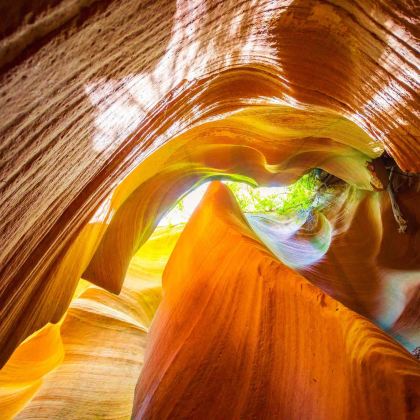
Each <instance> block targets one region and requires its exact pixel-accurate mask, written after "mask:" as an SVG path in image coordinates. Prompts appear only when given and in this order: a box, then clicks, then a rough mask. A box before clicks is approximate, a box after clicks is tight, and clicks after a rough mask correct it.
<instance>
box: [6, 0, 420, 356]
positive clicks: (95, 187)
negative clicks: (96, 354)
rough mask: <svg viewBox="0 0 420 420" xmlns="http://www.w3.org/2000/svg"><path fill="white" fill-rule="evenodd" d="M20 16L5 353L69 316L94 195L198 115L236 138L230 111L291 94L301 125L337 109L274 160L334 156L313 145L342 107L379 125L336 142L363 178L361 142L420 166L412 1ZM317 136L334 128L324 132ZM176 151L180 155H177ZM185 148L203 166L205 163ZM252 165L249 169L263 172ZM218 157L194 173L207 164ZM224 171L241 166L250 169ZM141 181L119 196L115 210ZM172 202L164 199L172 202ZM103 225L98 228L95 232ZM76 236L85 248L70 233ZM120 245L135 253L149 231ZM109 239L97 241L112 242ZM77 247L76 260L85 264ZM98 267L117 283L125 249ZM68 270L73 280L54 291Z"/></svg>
mask: <svg viewBox="0 0 420 420" xmlns="http://www.w3.org/2000/svg"><path fill="white" fill-rule="evenodd" d="M22 4H23V3H22ZM47 6H48V7H47ZM25 11H26V8H25V7H23V8H22V9H21V13H24V12H25ZM17 16H18V17H20V19H19V18H15V19H12V20H11V21H10V24H9V25H8V26H9V27H8V28H7V30H6V32H5V33H4V34H5V36H4V38H3V39H2V41H1V46H0V48H1V51H2V57H3V58H2V61H1V62H2V64H3V67H2V69H3V72H2V77H1V81H0V97H1V98H2V99H1V100H2V101H3V104H4V106H3V107H2V109H3V110H4V113H3V115H2V120H1V127H0V132H1V136H2V141H1V156H2V163H1V165H2V166H1V174H2V175H1V181H2V182H1V184H2V185H1V191H0V193H1V202H2V203H3V204H2V207H1V209H0V221H1V222H0V237H1V238H2V243H3V247H2V249H1V254H0V260H1V261H2V266H1V273H0V274H1V278H2V287H1V290H0V300H1V302H2V309H1V313H0V320H1V328H0V340H1V342H2V343H5V344H4V345H3V346H2V352H1V355H2V357H1V360H2V361H3V363H4V362H5V361H6V360H7V358H8V357H9V356H10V354H11V353H12V351H13V349H14V348H15V347H16V345H17V344H18V343H19V342H21V341H22V340H23V339H24V338H25V337H26V336H28V335H29V334H31V333H32V332H34V331H35V330H36V329H39V328H41V327H42V326H43V325H45V324H46V323H47V322H49V321H53V322H56V321H57V320H58V319H60V318H61V316H62V315H63V313H64V311H65V309H66V307H67V306H68V304H69V301H70V298H71V295H72V291H73V290H74V287H75V285H76V284H77V281H78V278H79V277H80V275H81V274H82V273H83V271H84V270H85V268H86V265H87V263H88V262H89V260H90V259H91V257H92V253H95V251H96V248H97V246H98V244H97V241H100V239H101V238H102V236H103V235H104V230H105V228H106V227H105V226H99V227H93V226H89V225H87V221H88V220H89V219H90V218H91V216H92V215H93V213H94V211H95V209H96V208H98V206H99V204H100V203H101V202H102V201H104V200H105V198H106V196H107V195H109V194H110V192H111V190H113V189H115V187H116V185H118V183H119V182H120V181H121V180H122V179H124V178H125V177H126V176H127V175H128V174H129V173H130V172H132V170H133V168H134V167H135V166H137V165H139V164H141V165H143V169H142V173H143V177H144V178H143V179H144V181H147V180H149V179H152V178H153V175H154V170H151V169H148V165H147V163H146V160H145V158H146V157H147V156H153V155H152V152H154V151H156V149H157V148H158V147H160V146H162V145H163V144H167V145H168V148H169V150H170V149H171V147H174V148H175V149H176V148H177V146H178V143H181V141H179V140H176V138H178V137H179V136H176V135H180V133H182V132H185V133H186V134H185V136H186V137H187V138H188V136H191V137H190V138H189V139H190V140H193V133H190V134H188V133H189V132H191V130H192V129H193V128H194V129H195V130H198V131H200V129H201V130H202V132H201V137H206V138H208V139H211V138H212V128H211V127H212V124H211V123H210V126H209V125H208V124H207V125H206V121H209V120H210V121H214V123H213V125H218V124H219V126H220V127H222V130H224V133H225V136H224V137H225V138H226V136H228V137H232V136H233V137H235V132H237V131H238V128H242V127H243V126H242V124H243V123H244V120H241V121H236V122H235V121H233V122H232V123H228V126H224V123H223V122H224V120H225V119H226V117H227V116H229V115H230V114H231V113H232V112H237V111H239V110H241V109H244V108H245V109H247V108H249V109H250V110H251V111H250V112H253V113H255V118H265V116H266V115H267V110H266V107H267V106H269V107H278V108H279V111H280V112H281V110H282V109H283V108H284V106H286V107H289V109H290V110H291V114H290V118H293V119H295V121H296V122H297V123H298V124H299V123H300V122H303V120H305V117H301V119H300V121H299V118H300V117H299V115H301V114H302V112H305V111H306V110H307V112H309V113H311V114H312V115H314V118H317V115H320V116H321V119H322V118H324V120H325V118H327V120H328V119H329V122H327V121H324V123H321V125H318V129H317V135H316V134H315V133H314V132H312V133H311V130H309V131H308V130H306V131H305V130H304V132H295V133H294V134H292V135H291V137H292V138H294V140H296V142H295V143H296V144H295V145H296V147H298V150H299V156H300V157H299V159H298V160H297V161H294V157H293V156H292V155H293V152H290V151H289V153H292V154H291V155H288V157H287V158H286V160H284V159H285V158H284V157H281V156H278V158H277V159H279V160H275V161H274V162H272V161H270V162H269V163H270V165H275V166H277V165H280V166H278V168H279V170H280V169H284V166H285V165H286V167H287V168H289V169H288V170H289V171H290V172H289V174H290V177H291V178H293V179H296V178H297V177H298V175H299V174H300V173H302V172H304V171H305V170H307V169H308V167H309V166H311V165H314V164H320V160H321V161H323V162H324V163H327V162H328V160H329V159H328V158H327V156H325V157H322V153H321V155H317V156H318V157H319V158H315V161H314V158H313V157H312V158H310V159H309V160H308V158H307V159H304V160H303V162H302V161H301V158H302V154H304V153H305V151H306V152H307V153H310V154H311V155H312V154H313V147H314V145H315V144H316V145H318V146H319V147H321V148H322V147H327V148H328V145H329V141H330V140H334V139H335V138H336V136H337V135H338V136H339V133H340V132H343V131H344V130H343V131H341V130H340V129H339V128H338V129H337V132H336V131H335V129H334V126H335V125H336V122H334V121H342V118H343V117H345V118H347V119H349V120H352V121H354V122H355V123H356V124H357V125H359V126H360V127H361V128H362V129H363V130H365V131H366V132H367V133H369V136H370V138H366V139H360V140H357V139H356V138H355V140H354V143H353V140H351V138H350V141H347V143H346V142H344V143H345V144H347V145H349V146H350V147H351V150H348V152H346V151H345V150H335V147H333V148H332V152H331V157H332V158H333V157H334V156H336V158H335V159H336V160H337V159H338V155H336V152H338V153H339V155H340V157H341V159H345V161H342V162H341V164H339V163H337V165H339V166H340V168H341V169H343V168H345V167H346V165H347V164H348V162H349V161H351V159H350V160H346V158H344V156H346V157H347V156H354V157H355V158H356V160H355V161H354V162H355V163H354V164H353V165H355V164H356V162H357V161H359V162H360V164H361V167H360V166H359V169H358V170H350V169H348V170H347V172H351V173H353V174H359V173H360V175H358V176H359V179H357V180H354V182H356V183H357V184H359V185H360V182H362V184H363V183H364V184H365V185H366V182H367V180H366V175H363V174H364V172H365V169H364V168H363V166H364V164H365V163H363V155H359V157H358V158H357V151H359V152H363V153H364V154H366V157H365V162H366V160H367V159H368V157H371V156H376V155H378V154H380V153H381V151H382V150H383V148H385V149H386V150H388V151H389V152H390V153H391V154H392V156H393V157H394V158H395V159H396V160H397V161H398V162H399V164H400V166H401V167H402V168H403V169H407V170H418V162H419V159H418V157H419V150H418V142H417V141H416V140H415V139H416V136H417V135H418V126H417V120H416V118H415V108H414V105H415V103H416V99H417V95H416V92H417V87H418V86H417V81H416V77H415V74H416V68H417V67H416V65H417V63H418V57H417V55H416V42H415V27H416V25H415V18H414V17H415V16H416V13H415V10H414V9H413V8H411V6H409V5H408V4H405V3H401V4H399V5H398V7H395V5H393V4H392V3H390V2H386V1H385V2H383V3H381V4H377V3H375V2H372V1H369V2H365V1H364V2H356V3H354V2H347V1H345V2H339V3H324V2H319V1H309V2H305V3H302V2H300V1H297V0H296V1H289V0H288V1H284V2H279V3H278V4H276V5H275V6H273V5H272V4H271V2H269V1H257V2H255V3H254V2H252V3H251V2H242V3H239V4H238V3H237V2H234V1H227V2H226V1H224V2H214V3H209V2H206V1H199V2H197V3H194V2H177V3H175V2H164V1H158V2H153V3H150V2H149V3H146V2H145V3H142V2H140V3H139V2H137V1H133V0H131V1H130V0H124V1H118V2H117V1H107V2H92V1H80V2H76V1H74V2H73V1H70V0H65V1H61V2H58V1H57V2H52V3H49V2H45V3H44V6H40V7H39V8H38V9H37V10H35V11H34V13H33V15H32V17H31V18H30V19H29V21H28V20H27V21H25V20H24V19H23V16H19V13H18V12H17ZM57 16H60V19H56V17H57ZM12 51H13V54H12ZM11 54H12V55H11ZM63 64H65V65H63ZM46 75H48V76H47V77H46ZM260 107H262V108H260ZM246 112H247V111H246V110H245V113H246ZM258 114H260V116H258ZM322 116H325V117H322ZM335 118H337V119H338V120H334V119H335ZM218 122H219V123H218ZM284 123H285V122H284V121H283V122H281V121H274V122H272V123H271V124H270V125H268V126H266V127H263V126H262V125H260V122H258V121H254V120H253V118H250V119H249V123H248V124H247V125H245V126H244V127H243V128H244V135H243V136H242V139H239V138H238V137H237V141H240V142H243V140H244V139H243V137H244V136H250V140H252V138H253V137H254V136H255V134H254V131H255V130H257V131H260V130H261V129H262V130H263V131H264V132H265V135H267V134H268V133H266V131H267V130H270V132H271V135H268V138H270V137H273V138H275V139H277V132H276V130H277V129H280V130H284V128H283V129H282V128H281V127H284V125H283V124H284ZM238 124H239V126H238ZM343 124H344V122H343ZM348 124H351V123H348ZM339 125H340V124H339ZM235 127H236V129H235ZM270 127H273V128H270ZM250 128H251V131H250V132H248V130H249V129H250ZM273 129H274V132H273ZM331 130H332V132H331ZM314 134H315V137H319V135H320V134H322V135H321V138H319V140H318V141H317V140H316V139H313V137H314ZM308 136H309V139H310V141H308V149H306V144H305V143H306V141H305V142H303V138H305V139H306V138H308ZM365 136H366V135H365ZM218 137H219V138H220V137H221V135H220V134H219V135H218ZM356 137H357V136H356ZM325 140H327V141H326V142H325ZM209 141H210V142H211V140H209ZM220 141H221V139H220V140H217V139H216V140H215V143H216V144H217V143H220ZM224 141H225V140H223V141H222V142H224ZM171 145H173V146H171ZM260 148H262V146H257V150H259V149H260ZM353 149H356V150H353ZM317 150H318V149H317ZM207 153H208V152H204V156H206V155H207ZM219 153H220V154H222V149H219ZM229 153H230V152H228V151H227V150H226V151H224V153H223V154H224V155H227V154H229ZM156 159H157V158H156ZM167 159H169V160H172V158H171V156H170V154H169V155H167ZM187 159H188V157H187ZM241 159H242V154H239V156H238V155H236V156H232V161H233V162H236V163H238V162H240V161H241ZM291 160H292V163H291V162H290V161H291ZM149 162H150V165H151V166H153V167H157V168H160V166H156V165H157V163H156V162H153V159H152V160H151V161H149ZM152 162H153V163H152ZM188 162H189V163H190V167H191V168H192V167H194V164H197V165H200V164H201V160H198V161H196V160H195V159H188ZM282 163H283V168H282V167H281V165H282ZM289 164H290V166H289ZM217 166H218V165H216V169H219V168H217ZM253 166H254V165H249V166H248V167H247V168H244V171H245V172H250V175H251V177H252V175H253V174H252V169H251V168H252V167H253ZM210 168H211V166H210ZM207 169H208V165H206V167H205V168H204V170H205V172H204V174H203V173H200V174H199V175H198V178H203V177H205V176H206V175H208V172H207ZM222 170H223V173H232V174H235V173H236V172H237V171H238V170H239V169H238V168H237V167H235V165H233V167H228V168H226V167H224V168H222ZM336 170H338V167H337V166H336ZM139 171H140V169H139ZM218 172H219V171H217V173H218ZM333 172H334V171H333ZM340 172H341V171H339V173H340ZM183 175H184V173H183V171H180V172H179V173H178V174H177V175H175V174H171V180H172V181H171V182H174V183H176V180H177V179H178V180H179V182H180V183H181V184H184V185H183V186H182V188H181V187H179V188H180V190H178V192H180V191H182V190H183V191H185V190H187V189H188V188H189V187H190V185H191V184H189V183H188V182H187V181H185V182H184V183H183V182H182V181H181V180H180V178H182V177H183ZM360 176H361V178H360ZM290 177H286V178H290ZM345 178H346V179H348V178H349V177H348V176H347V177H345ZM363 180H364V181H363ZM140 181H141V180H138V184H137V186H140ZM144 181H143V182H144ZM149 182H151V183H153V182H154V181H152V180H150V181H149ZM155 188H158V187H157V185H156V186H155ZM131 192H133V190H132V189H131V188H128V189H127V192H126V194H121V196H120V200H121V201H119V202H118V203H115V206H114V205H113V206H112V207H111V209H112V212H115V210H116V209H118V208H120V207H121V206H122V205H123V204H124V203H125V202H126V201H127V199H128V196H129V195H130V193H131ZM161 193H162V194H164V190H163V191H161ZM133 200H134V198H133ZM116 201H118V200H116ZM168 205H170V203H168V202H166V201H165V200H164V199H163V198H162V209H164V208H165V207H167V206H168ZM121 211H123V210H121ZM127 211H128V210H127ZM128 212H130V211H128ZM109 216H110V217H111V215H109ZM148 217H151V218H152V219H153V218H155V217H158V214H155V215H154V216H148ZM148 217H146V218H148ZM114 223H115V224H118V222H114ZM135 223H136V224H139V222H138V221H135ZM150 223H152V224H153V222H151V221H149V222H147V221H145V222H142V223H140V225H139V226H138V228H139V230H140V231H143V234H139V235H140V236H142V235H143V237H144V238H147V236H149V235H150V233H151V228H150ZM83 226H85V227H84V228H83ZM91 229H92V230H96V229H98V230H99V232H95V233H92V234H91V233H88V232H87V231H88V230H91ZM109 235H111V236H112V234H111V233H110V234H109ZM77 236H78V237H79V238H80V237H81V236H82V237H84V239H83V241H82V242H83V243H86V241H88V242H89V246H87V247H85V248H83V250H80V249H79V248H78V247H77V245H72V246H71V245H70V244H71V243H73V244H74V241H75V239H76V237H77ZM87 237H89V239H87ZM132 241H133V243H131V242H132ZM122 244H123V245H122V246H123V247H126V248H128V251H130V248H131V249H132V248H135V247H136V246H137V245H140V244H141V240H140V241H139V240H133V239H128V240H127V241H122ZM133 245H134V246H133ZM103 247H105V248H106V244H104V245H103V246H102V245H101V248H100V250H99V251H98V252H99V253H100V254H99V255H106V253H107V250H106V249H104V250H103ZM124 252H125V251H124ZM69 253H70V254H71V255H70V256H69ZM80 259H82V260H84V261H83V263H81V264H80V265H79V264H77V265H76V264H75V263H74V262H73V261H75V260H80ZM125 260H126V258H125ZM101 262H102V261H101ZM117 264H119V263H117ZM97 265H98V264H96V265H95V266H91V271H90V272H89V273H90V276H92V277H96V276H98V277H99V278H98V279H94V280H95V281H96V282H97V284H99V285H100V286H106V287H108V288H109V290H117V289H118V288H119V287H120V283H121V281H122V279H121V273H123V272H124V267H126V265H127V262H126V261H123V262H122V264H121V267H120V268H119V269H118V268H116V270H117V273H116V274H115V276H113V277H115V279H112V280H111V284H106V282H104V279H103V278H102V277H103V276H101V274H100V269H98V267H97ZM62 272H65V273H68V279H67V280H66V287H65V288H63V289H62V290H60V291H58V290H57V287H58V286H57V285H58V284H61V283H62V282H61V280H60V278H61V276H62ZM90 276H89V277H90ZM104 283H105V284H104ZM12 308H13V310H12Z"/></svg>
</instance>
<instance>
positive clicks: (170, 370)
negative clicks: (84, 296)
mask: <svg viewBox="0 0 420 420" xmlns="http://www.w3.org/2000/svg"><path fill="white" fill-rule="evenodd" d="M163 291H164V298H163V301H162V303H161V305H160V307H159V309H158V312H157V314H156V318H155V320H154V323H153V327H152V331H151V334H150V335H151V336H150V342H149V346H150V347H149V349H148V354H147V356H146V364H145V367H144V369H143V372H142V375H141V378H140V381H139V383H138V385H137V389H136V400H135V404H134V411H133V413H134V417H135V418H139V419H171V418H197V419H214V418H229V419H230V418H232V419H233V418H235V419H236V418H250V419H252V418H263V419H265V418H270V419H274V418H291V419H301V418H314V419H315V418H325V419H326V418H328V419H342V418H358V419H370V418H378V419H379V418H383V417H385V416H390V417H391V418H399V417H405V416H411V417H412V418H415V416H416V415H418V414H419V413H420V411H419V407H418V406H417V408H416V403H417V401H418V399H419V398H420V394H419V392H418V391H419V388H418V387H419V384H420V366H419V365H418V362H417V361H415V360H414V359H413V358H412V357H411V356H410V355H409V354H408V353H407V352H406V351H405V350H404V349H403V348H402V347H399V346H398V345H396V344H395V343H393V342H392V340H391V339H390V338H389V337H388V336H386V334H384V333H383V332H381V331H380V330H379V329H378V328H377V327H375V326H374V325H372V324H371V323H370V322H368V321H367V320H365V319H363V318H362V317H360V316H358V315H357V314H356V313H354V312H352V311H350V310H348V309H347V308H346V307H344V306H343V305H341V304H339V303H338V302H337V301H335V300H334V299H331V298H330V297H328V296H327V295H326V294H325V293H323V292H322V291H321V290H320V289H318V288H317V287H315V286H313V285H312V284H310V283H309V282H308V281H306V280H305V279H304V278H303V277H301V276H300V275H298V274H296V273H295V272H293V271H292V270H291V269H290V268H288V267H286V266H284V265H282V264H281V263H279V262H278V261H276V259H275V258H273V256H272V255H271V254H270V252H269V251H268V250H267V249H266V248H265V247H264V246H262V244H261V243H260V242H259V240H258V238H256V237H255V235H254V233H253V232H252V230H251V229H250V228H249V226H248V224H247V222H246V220H245V219H244V218H243V216H242V214H241V212H240V210H239V208H238V206H237V204H236V203H235V201H234V199H233V197H232V195H231V194H229V190H228V189H227V187H224V186H223V185H222V184H220V183H214V184H212V185H211V187H210V188H209V190H208V192H207V193H206V196H205V197H204V199H203V201H202V203H201V205H200V207H199V208H198V209H197V210H196V212H195V214H194V215H193V216H192V218H191V220H190V222H189V224H188V225H187V227H186V229H185V230H184V232H183V233H182V235H181V237H180V239H179V241H178V243H177V245H176V248H175V250H174V252H173V253H172V255H171V258H170V260H169V262H168V265H167V266H166V269H165V272H164V276H163ZM391 396H392V397H391Z"/></svg>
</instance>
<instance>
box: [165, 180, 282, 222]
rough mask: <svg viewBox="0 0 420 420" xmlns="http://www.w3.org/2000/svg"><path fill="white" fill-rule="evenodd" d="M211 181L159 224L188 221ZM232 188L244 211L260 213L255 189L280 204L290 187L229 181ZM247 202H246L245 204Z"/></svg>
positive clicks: (195, 191)
mask: <svg viewBox="0 0 420 420" xmlns="http://www.w3.org/2000/svg"><path fill="white" fill-rule="evenodd" d="M209 183H210V181H209V182H206V183H204V184H202V185H200V186H199V187H198V188H196V189H195V190H193V191H191V192H190V193H189V194H187V195H185V196H184V198H183V199H181V200H180V201H179V202H178V203H177V204H176V205H175V207H174V208H173V209H172V210H171V211H169V212H168V213H167V214H166V215H165V216H164V217H163V218H162V219H161V221H160V223H159V226H169V225H178V224H181V223H187V222H188V220H189V218H190V217H191V215H192V214H193V212H194V210H195V209H196V207H197V206H198V204H199V203H200V201H201V199H202V198H203V196H204V194H205V193H206V191H207V188H208V186H209ZM227 184H228V185H229V186H230V188H231V190H232V191H233V192H234V194H235V196H236V198H237V199H238V201H239V204H240V206H241V208H242V210H243V211H244V212H251V213H254V212H255V213H258V212H261V211H258V209H256V208H254V206H253V202H252V200H250V197H252V194H253V192H254V191H257V192H258V196H259V197H260V198H267V199H270V201H271V202H272V203H274V204H275V205H280V204H281V202H282V201H283V200H284V199H285V198H286V196H287V193H288V190H289V189H288V187H258V188H254V187H251V186H250V185H247V184H244V183H239V182H227ZM244 203H246V204H244ZM272 210H273V209H271V208H266V209H263V211H267V212H268V211H272Z"/></svg>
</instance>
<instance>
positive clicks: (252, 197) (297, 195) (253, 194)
mask: <svg viewBox="0 0 420 420" xmlns="http://www.w3.org/2000/svg"><path fill="white" fill-rule="evenodd" d="M226 184H227V185H228V186H229V188H230V189H231V191H232V192H233V194H234V195H235V197H236V199H237V201H238V203H239V206H240V207H241V209H242V211H244V212H245V213H274V214H278V215H285V214H290V213H299V212H302V211H305V212H306V211H308V210H310V209H312V208H314V207H316V206H317V205H318V203H317V202H318V200H317V191H318V187H319V184H320V183H319V180H318V179H317V178H316V176H315V174H314V173H313V172H311V173H309V174H306V175H304V176H303V177H301V178H300V179H299V180H298V181H297V182H295V183H294V184H292V185H290V186H288V187H282V188H258V187H257V188H254V187H251V186H249V185H246V184H240V183H237V182H230V181H229V182H226ZM270 190H272V191H273V193H271V192H269V191H270Z"/></svg>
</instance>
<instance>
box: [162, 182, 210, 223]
mask: <svg viewBox="0 0 420 420" xmlns="http://www.w3.org/2000/svg"><path fill="white" fill-rule="evenodd" d="M208 186H209V183H208V182H206V183H205V184H202V185H200V186H199V187H198V188H196V189H195V190H193V191H191V192H190V193H189V194H187V195H186V196H185V197H184V198H183V199H182V200H180V201H179V202H178V203H177V205H176V206H175V207H174V208H173V209H172V210H171V211H170V212H168V213H167V214H166V215H165V217H164V218H163V219H161V221H160V223H159V226H168V225H179V224H181V223H186V222H188V220H189V218H190V217H191V215H192V214H193V212H194V210H195V208H196V207H197V206H198V204H199V203H200V201H201V199H202V198H203V196H204V194H205V193H206V191H207V188H208Z"/></svg>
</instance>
